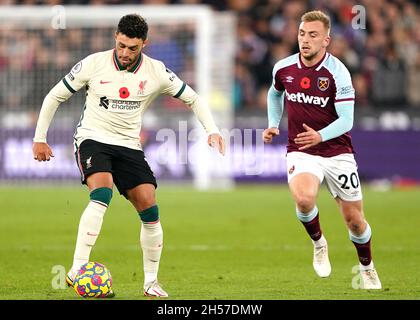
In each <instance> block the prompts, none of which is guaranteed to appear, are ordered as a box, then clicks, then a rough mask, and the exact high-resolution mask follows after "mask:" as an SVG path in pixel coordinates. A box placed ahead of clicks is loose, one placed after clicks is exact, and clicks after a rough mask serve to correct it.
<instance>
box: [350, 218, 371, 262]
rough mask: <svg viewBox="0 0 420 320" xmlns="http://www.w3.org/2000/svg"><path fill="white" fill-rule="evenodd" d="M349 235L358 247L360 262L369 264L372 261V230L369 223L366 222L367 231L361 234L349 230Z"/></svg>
mask: <svg viewBox="0 0 420 320" xmlns="http://www.w3.org/2000/svg"><path fill="white" fill-rule="evenodd" d="M349 237H350V240H351V241H352V242H353V244H354V246H355V247H356V250H357V255H358V257H359V262H360V264H361V265H364V266H368V265H369V264H370V263H371V261H372V252H371V246H370V240H371V237H372V230H371V228H370V226H369V224H368V223H366V229H365V231H364V232H363V233H362V234H361V235H359V236H356V235H354V234H352V232H351V231H350V230H349Z"/></svg>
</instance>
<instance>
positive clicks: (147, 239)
mask: <svg viewBox="0 0 420 320" xmlns="http://www.w3.org/2000/svg"><path fill="white" fill-rule="evenodd" d="M139 215H140V219H141V221H142V226H141V232H140V244H141V248H142V250H143V267H144V283H145V285H146V284H148V283H150V282H153V281H155V280H157V274H158V270H159V261H160V256H161V254H162V247H163V230H162V226H161V224H160V220H159V209H158V206H153V207H150V208H148V209H146V210H143V211H142V212H139Z"/></svg>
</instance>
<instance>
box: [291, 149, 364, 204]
mask: <svg viewBox="0 0 420 320" xmlns="http://www.w3.org/2000/svg"><path fill="white" fill-rule="evenodd" d="M286 159H287V180H288V182H290V181H291V180H292V179H293V178H294V177H295V176H296V175H298V174H299V173H303V172H306V173H312V174H313V175H315V176H316V177H318V179H319V181H320V184H321V183H322V182H323V180H324V178H325V182H326V184H327V188H328V190H329V192H330V193H331V195H332V196H333V197H334V198H336V197H339V198H340V199H342V200H344V201H358V200H362V198H363V197H362V188H361V186H360V180H359V174H358V172H357V163H356V160H355V159H354V155H353V154H352V153H344V154H340V155H338V156H334V157H328V158H327V157H321V156H314V155H310V154H307V153H304V152H298V151H294V152H290V153H288V154H287V157H286Z"/></svg>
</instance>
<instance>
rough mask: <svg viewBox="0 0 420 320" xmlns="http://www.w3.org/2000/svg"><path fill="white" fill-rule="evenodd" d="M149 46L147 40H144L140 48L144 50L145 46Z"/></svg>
mask: <svg viewBox="0 0 420 320" xmlns="http://www.w3.org/2000/svg"><path fill="white" fill-rule="evenodd" d="M148 44H149V39H146V40H144V41H143V46H142V48H144V47H145V46H147V45H148Z"/></svg>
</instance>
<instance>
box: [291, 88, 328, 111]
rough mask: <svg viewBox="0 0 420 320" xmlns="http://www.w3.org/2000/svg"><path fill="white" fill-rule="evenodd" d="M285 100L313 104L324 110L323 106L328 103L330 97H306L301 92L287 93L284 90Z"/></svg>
mask: <svg viewBox="0 0 420 320" xmlns="http://www.w3.org/2000/svg"><path fill="white" fill-rule="evenodd" d="M286 98H287V100H289V101H293V102H299V103H309V104H314V105H317V106H321V107H322V108H325V106H326V105H327V103H328V100H330V97H318V96H308V95H306V94H304V93H303V92H298V93H289V92H287V90H286Z"/></svg>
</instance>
